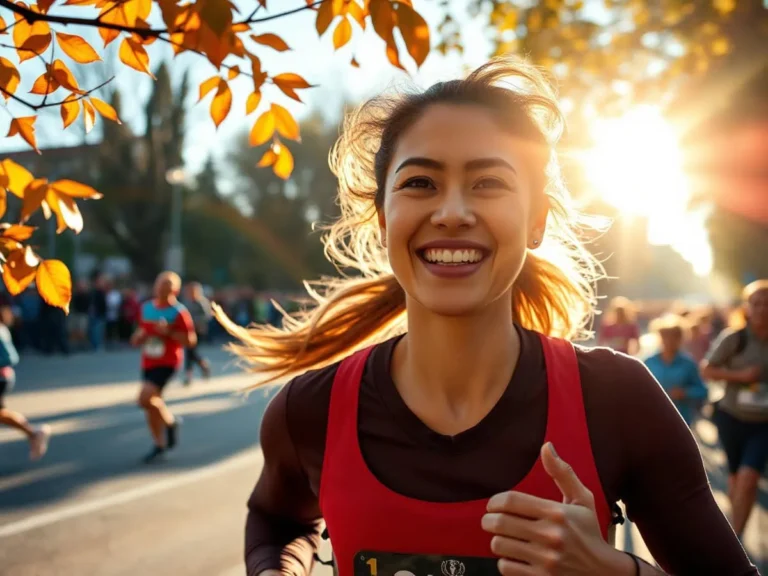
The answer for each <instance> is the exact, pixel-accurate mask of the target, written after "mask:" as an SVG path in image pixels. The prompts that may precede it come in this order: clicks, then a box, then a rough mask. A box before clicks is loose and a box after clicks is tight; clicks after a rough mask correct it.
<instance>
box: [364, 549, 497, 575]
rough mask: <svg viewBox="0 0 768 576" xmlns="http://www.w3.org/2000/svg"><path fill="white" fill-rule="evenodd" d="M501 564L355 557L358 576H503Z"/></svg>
mask: <svg viewBox="0 0 768 576" xmlns="http://www.w3.org/2000/svg"><path fill="white" fill-rule="evenodd" d="M497 562H498V559H496V558H481V557H476V556H440V555H431V554H397V553H394V552H373V551H370V550H363V551H361V552H358V553H357V554H356V555H355V576H499V569H498V564H497Z"/></svg>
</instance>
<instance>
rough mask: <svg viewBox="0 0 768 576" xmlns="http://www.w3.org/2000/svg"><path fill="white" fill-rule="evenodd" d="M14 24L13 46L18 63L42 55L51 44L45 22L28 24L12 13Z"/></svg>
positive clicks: (48, 28)
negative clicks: (17, 56)
mask: <svg viewBox="0 0 768 576" xmlns="http://www.w3.org/2000/svg"><path fill="white" fill-rule="evenodd" d="M13 16H14V18H15V19H16V24H15V25H14V26H13V44H14V45H15V46H16V52H17V53H18V55H19V61H20V62H24V61H25V60H29V59H30V58H34V57H35V55H36V54H42V53H43V52H45V51H46V50H47V49H48V46H50V44H51V28H50V26H49V25H48V23H47V22H44V21H42V20H38V21H37V22H35V23H34V24H30V23H29V22H27V20H26V19H25V18H24V17H23V16H21V15H19V14H17V13H14V15H13Z"/></svg>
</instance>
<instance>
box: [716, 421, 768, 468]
mask: <svg viewBox="0 0 768 576" xmlns="http://www.w3.org/2000/svg"><path fill="white" fill-rule="evenodd" d="M712 421H713V422H714V424H715V426H717V433H718V436H719V437H720V443H721V444H722V445H723V451H724V452H725V456H726V458H727V460H728V471H729V472H730V473H731V474H736V472H737V471H738V470H739V468H742V467H747V468H751V469H752V470H756V471H757V472H759V473H760V474H762V473H763V472H764V471H765V467H766V464H768V422H743V421H741V420H739V419H738V418H735V417H734V416H731V415H730V414H728V413H727V412H724V411H723V410H720V409H715V413H714V414H713V416H712Z"/></svg>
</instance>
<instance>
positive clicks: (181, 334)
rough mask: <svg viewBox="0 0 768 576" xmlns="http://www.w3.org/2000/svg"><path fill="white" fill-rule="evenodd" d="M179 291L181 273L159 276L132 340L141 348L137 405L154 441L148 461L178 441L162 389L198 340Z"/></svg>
mask: <svg viewBox="0 0 768 576" xmlns="http://www.w3.org/2000/svg"><path fill="white" fill-rule="evenodd" d="M180 289H181V278H179V275H178V274H176V273H174V272H163V273H162V274H160V275H159V276H158V277H157V281H156V282H155V298H154V299H153V300H149V301H147V302H145V303H144V304H142V306H141V311H140V313H139V327H138V329H137V330H136V332H134V334H133V336H132V337H131V344H133V345H134V346H141V370H142V385H141V392H140V393H139V399H138V403H139V406H141V407H142V408H143V409H144V411H145V413H146V415H147V424H148V426H149V430H150V432H151V433H152V438H153V440H154V446H153V448H152V450H151V451H150V452H149V454H147V456H146V457H145V458H144V461H145V462H151V461H153V460H155V459H156V458H157V457H159V456H161V455H163V454H164V453H165V451H166V450H167V449H170V448H173V447H174V446H175V445H176V441H177V433H178V425H179V420H178V419H177V418H175V417H174V415H173V414H172V413H171V411H170V410H169V409H168V406H166V404H165V402H164V401H163V398H162V394H163V388H165V385H166V384H167V383H168V382H169V381H170V380H171V378H172V377H173V375H174V374H175V373H176V370H178V369H179V367H180V366H181V361H182V358H183V355H184V348H185V347H187V346H193V345H194V344H195V342H196V341H197V336H196V335H195V328H194V325H193V323H192V317H191V316H190V314H189V312H188V311H187V309H186V308H185V307H184V305H183V304H181V303H180V302H179V301H178V299H177V297H178V294H179V290H180ZM164 431H165V433H163V432H164Z"/></svg>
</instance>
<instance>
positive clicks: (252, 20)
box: [0, 0, 330, 24]
mask: <svg viewBox="0 0 768 576" xmlns="http://www.w3.org/2000/svg"><path fill="white" fill-rule="evenodd" d="M324 2H330V0H318V1H317V2H313V3H312V4H306V5H305V6H301V7H299V8H294V9H293V10H286V11H285V12H280V13H279V14H273V15H272V16H264V17H263V18H252V17H249V18H248V19H247V20H243V21H242V22H235V24H256V23H258V22H269V21H270V20H277V19H278V18H283V17H284V16H291V15H292V14H297V13H299V12H303V11H304V10H311V9H312V8H314V7H315V6H320V4H323V3H324ZM0 5H2V4H0Z"/></svg>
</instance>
